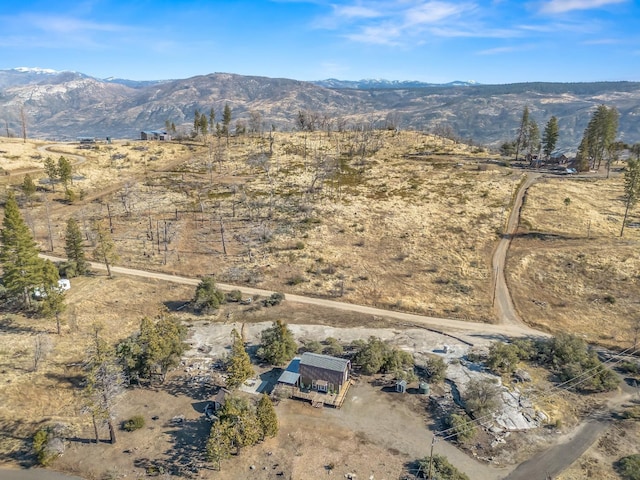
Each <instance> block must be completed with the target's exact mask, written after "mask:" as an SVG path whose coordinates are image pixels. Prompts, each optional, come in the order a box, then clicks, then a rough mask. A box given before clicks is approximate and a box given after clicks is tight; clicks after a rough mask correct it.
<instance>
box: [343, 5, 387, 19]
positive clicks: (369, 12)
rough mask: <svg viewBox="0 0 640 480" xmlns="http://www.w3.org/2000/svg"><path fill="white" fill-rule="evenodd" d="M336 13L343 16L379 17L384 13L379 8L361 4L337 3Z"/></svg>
mask: <svg viewBox="0 0 640 480" xmlns="http://www.w3.org/2000/svg"><path fill="white" fill-rule="evenodd" d="M334 15H336V16H337V17H341V18H345V17H346V18H377V17H381V16H383V15H384V14H383V13H382V12H380V11H379V10H376V9H373V8H368V7H363V6H360V5H345V6H342V5H335V6H334Z"/></svg>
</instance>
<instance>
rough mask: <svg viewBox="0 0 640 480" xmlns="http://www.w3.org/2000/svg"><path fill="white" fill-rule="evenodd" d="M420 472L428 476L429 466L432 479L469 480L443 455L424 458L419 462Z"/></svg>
mask: <svg viewBox="0 0 640 480" xmlns="http://www.w3.org/2000/svg"><path fill="white" fill-rule="evenodd" d="M418 463H419V464H420V467H421V470H422V471H423V472H426V473H425V477H424V478H426V475H428V473H429V470H430V468H429V466H431V471H432V472H433V475H432V478H437V479H439V480H469V477H468V476H467V475H465V474H464V473H462V472H461V471H460V470H458V469H457V468H456V467H454V466H453V465H451V463H449V460H447V457H445V456H444V455H438V454H436V455H434V456H433V457H424V458H423V459H422V460H419V461H418Z"/></svg>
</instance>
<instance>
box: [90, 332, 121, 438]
mask: <svg viewBox="0 0 640 480" xmlns="http://www.w3.org/2000/svg"><path fill="white" fill-rule="evenodd" d="M86 370H87V373H86V377H85V388H84V392H83V393H84V397H85V405H86V408H85V411H86V412H87V413H89V414H90V415H91V418H92V420H93V428H94V433H95V437H96V443H98V441H99V440H100V438H99V432H98V427H99V425H100V424H106V425H107V427H108V428H109V440H110V442H111V443H112V444H114V443H116V430H115V426H114V423H113V419H114V408H115V404H116V401H117V397H118V396H119V395H120V393H122V391H123V389H124V383H125V382H124V375H123V372H122V366H121V365H120V364H119V363H118V361H117V359H116V356H115V352H114V350H113V348H111V347H110V346H109V345H107V343H106V342H105V341H104V340H103V339H102V338H101V337H100V329H99V328H98V327H96V328H95V332H94V342H93V345H92V346H91V349H90V352H89V354H88V358H87V361H86Z"/></svg>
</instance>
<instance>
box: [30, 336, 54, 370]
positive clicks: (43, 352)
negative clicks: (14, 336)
mask: <svg viewBox="0 0 640 480" xmlns="http://www.w3.org/2000/svg"><path fill="white" fill-rule="evenodd" d="M51 350H53V343H52V342H51V338H50V337H49V335H47V334H46V333H39V334H38V335H36V337H35V338H34V340H33V371H34V372H35V371H37V370H38V367H39V366H40V364H41V363H42V362H43V361H44V360H45V359H46V358H47V356H48V355H49V354H50V353H51Z"/></svg>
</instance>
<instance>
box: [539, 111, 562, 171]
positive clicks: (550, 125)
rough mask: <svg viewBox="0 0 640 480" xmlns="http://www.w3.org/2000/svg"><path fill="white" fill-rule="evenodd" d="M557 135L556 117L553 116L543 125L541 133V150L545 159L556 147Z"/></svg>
mask: <svg viewBox="0 0 640 480" xmlns="http://www.w3.org/2000/svg"><path fill="white" fill-rule="evenodd" d="M559 136H560V134H559V131H558V119H557V118H556V117H555V116H554V117H551V118H550V119H549V121H548V122H547V125H546V126H545V127H544V133H543V134H542V151H543V153H544V156H545V158H546V159H547V160H548V159H549V157H550V156H551V153H552V152H553V151H554V150H555V149H556V144H557V143H558V137H559Z"/></svg>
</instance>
